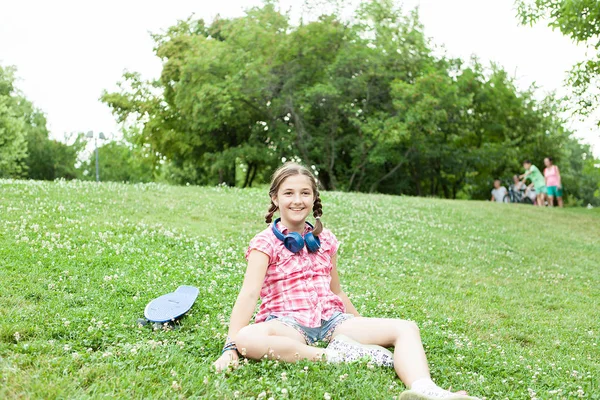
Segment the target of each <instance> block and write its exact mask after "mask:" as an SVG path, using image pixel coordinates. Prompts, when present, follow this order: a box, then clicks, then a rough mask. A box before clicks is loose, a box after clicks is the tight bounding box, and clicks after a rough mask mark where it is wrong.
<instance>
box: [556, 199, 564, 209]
mask: <svg viewBox="0 0 600 400" xmlns="http://www.w3.org/2000/svg"><path fill="white" fill-rule="evenodd" d="M556 201H557V202H558V206H559V207H560V208H562V206H563V198H562V197H557V198H556Z"/></svg>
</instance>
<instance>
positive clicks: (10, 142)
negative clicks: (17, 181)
mask: <svg viewBox="0 0 600 400" xmlns="http://www.w3.org/2000/svg"><path fill="white" fill-rule="evenodd" d="M14 72H15V69H14V68H12V67H6V68H3V67H2V66H0V178H11V177H12V178H20V177H23V176H25V174H26V167H25V162H24V161H25V158H26V157H27V146H26V142H25V140H26V138H25V124H26V122H25V120H24V118H23V116H22V115H21V114H20V112H19V109H20V107H21V102H22V101H23V100H24V99H23V98H22V97H20V96H18V93H17V92H16V89H15V87H14V80H15V77H14Z"/></svg>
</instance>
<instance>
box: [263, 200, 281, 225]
mask: <svg viewBox="0 0 600 400" xmlns="http://www.w3.org/2000/svg"><path fill="white" fill-rule="evenodd" d="M278 208H279V207H277V206H276V205H275V203H273V201H271V205H270V206H269V212H267V215H265V222H266V223H267V224H270V223H271V221H273V214H275V211H277V209H278Z"/></svg>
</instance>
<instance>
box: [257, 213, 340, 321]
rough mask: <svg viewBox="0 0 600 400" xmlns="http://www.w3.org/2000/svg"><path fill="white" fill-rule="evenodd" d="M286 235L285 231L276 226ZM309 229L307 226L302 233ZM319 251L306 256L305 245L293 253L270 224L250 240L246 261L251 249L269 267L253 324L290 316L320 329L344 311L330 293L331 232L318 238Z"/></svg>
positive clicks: (335, 244)
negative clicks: (278, 237)
mask: <svg viewBox="0 0 600 400" xmlns="http://www.w3.org/2000/svg"><path fill="white" fill-rule="evenodd" d="M277 227H278V228H279V230H280V231H281V232H282V233H283V234H284V235H285V234H286V233H287V228H286V227H285V226H283V224H281V222H280V223H279V224H278V225H277ZM311 230H312V229H311V228H310V227H309V226H308V225H307V226H306V229H305V230H304V234H306V233H307V232H309V231H311ZM319 240H320V241H321V248H320V249H319V251H318V252H316V253H309V252H308V250H307V249H306V246H305V247H304V248H303V249H302V251H300V252H299V253H296V254H294V253H292V252H291V251H289V250H288V249H286V248H285V246H284V245H283V242H282V241H281V240H279V239H277V237H275V234H274V233H273V230H272V228H271V225H269V227H268V228H267V229H265V230H264V231H262V232H260V233H259V234H258V235H256V236H254V238H253V239H252V240H251V241H250V245H249V246H248V251H246V259H247V258H248V255H250V252H251V251H252V250H258V251H260V252H262V253H265V254H266V255H267V256H269V266H268V268H267V273H266V275H265V280H264V282H263V285H262V288H261V291H260V300H261V304H260V308H259V310H258V313H257V314H256V317H255V321H256V323H259V322H263V321H264V320H265V319H267V317H268V316H269V315H274V316H277V317H293V318H294V319H295V320H296V322H298V323H299V324H300V325H304V326H306V327H310V328H315V327H319V326H321V320H328V319H330V318H331V316H332V315H333V313H334V312H335V311H340V312H344V311H345V307H344V303H343V302H342V300H341V299H340V297H339V296H337V295H336V294H334V293H333V292H332V291H331V287H330V283H331V269H332V268H333V265H332V264H331V258H332V257H333V255H334V254H335V253H336V251H337V249H338V247H339V242H338V240H337V239H336V237H335V236H334V234H333V233H331V231H329V230H328V229H324V230H323V232H321V234H320V235H319Z"/></svg>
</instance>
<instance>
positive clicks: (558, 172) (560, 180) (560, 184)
mask: <svg viewBox="0 0 600 400" xmlns="http://www.w3.org/2000/svg"><path fill="white" fill-rule="evenodd" d="M554 168H556V176H558V186H559V187H561V188H562V178H561V177H560V171H559V170H558V167H557V166H556V165H555V166H554Z"/></svg>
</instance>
